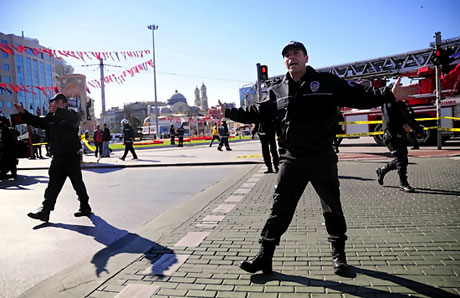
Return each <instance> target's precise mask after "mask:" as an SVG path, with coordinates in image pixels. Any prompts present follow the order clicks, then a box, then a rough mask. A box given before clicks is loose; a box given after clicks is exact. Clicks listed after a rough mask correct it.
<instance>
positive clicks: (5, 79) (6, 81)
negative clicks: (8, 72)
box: [3, 76, 11, 84]
mask: <svg viewBox="0 0 460 298" xmlns="http://www.w3.org/2000/svg"><path fill="white" fill-rule="evenodd" d="M3 81H4V82H5V83H7V84H9V83H11V79H10V77H9V76H4V77H3Z"/></svg>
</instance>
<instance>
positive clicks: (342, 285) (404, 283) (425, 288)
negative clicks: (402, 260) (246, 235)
mask: <svg viewBox="0 0 460 298" xmlns="http://www.w3.org/2000/svg"><path fill="white" fill-rule="evenodd" d="M360 274H361V275H366V276H370V277H373V278H378V279H381V280H385V281H389V282H392V283H394V284H395V285H397V286H401V287H405V288H407V289H410V290H412V291H414V292H416V293H418V294H421V295H425V296H428V297H455V295H453V294H452V293H449V292H447V291H444V290H442V289H439V288H436V287H433V286H430V285H426V284H423V283H421V282H417V281H414V280H410V279H407V278H403V277H400V276H395V275H391V274H388V273H386V272H381V271H374V270H369V269H361V268H358V267H354V266H350V267H349V268H348V270H347V275H346V277H349V278H355V277H357V278H359V275H360ZM274 280H276V281H284V282H286V281H288V282H294V283H298V284H301V285H305V286H309V287H324V288H328V289H331V290H335V291H339V292H341V293H344V294H350V295H353V296H358V297H386V296H391V297H407V294H397V293H391V292H388V291H384V290H381V289H375V288H369V287H366V286H362V285H356V283H354V282H353V283H350V284H348V283H346V282H343V281H340V282H337V281H330V280H322V279H316V278H309V277H304V276H298V275H287V274H283V273H278V272H273V273H271V274H254V275H252V276H251V282H253V283H255V284H265V283H267V282H270V281H274Z"/></svg>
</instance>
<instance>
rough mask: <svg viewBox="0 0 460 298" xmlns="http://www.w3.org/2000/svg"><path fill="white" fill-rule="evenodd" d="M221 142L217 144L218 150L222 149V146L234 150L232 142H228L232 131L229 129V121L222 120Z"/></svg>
mask: <svg viewBox="0 0 460 298" xmlns="http://www.w3.org/2000/svg"><path fill="white" fill-rule="evenodd" d="M219 134H220V142H219V146H217V150H219V151H222V147H223V146H225V149H226V150H227V151H232V149H231V148H230V144H229V143H228V138H229V137H230V132H229V131H228V125H227V121H225V120H224V121H222V126H221V127H220V129H219Z"/></svg>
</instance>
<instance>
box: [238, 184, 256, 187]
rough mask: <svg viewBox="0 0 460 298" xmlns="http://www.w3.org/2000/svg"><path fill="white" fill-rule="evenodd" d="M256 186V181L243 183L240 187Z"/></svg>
mask: <svg viewBox="0 0 460 298" xmlns="http://www.w3.org/2000/svg"><path fill="white" fill-rule="evenodd" d="M254 186H256V184H255V183H243V184H242V185H241V186H240V187H241V188H253V187H254Z"/></svg>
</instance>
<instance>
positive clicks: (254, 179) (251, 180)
mask: <svg viewBox="0 0 460 298" xmlns="http://www.w3.org/2000/svg"><path fill="white" fill-rule="evenodd" d="M260 179H262V178H261V177H257V178H249V179H248V182H259V181H260Z"/></svg>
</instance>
